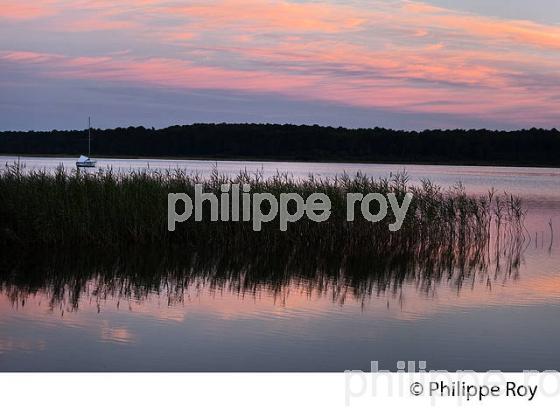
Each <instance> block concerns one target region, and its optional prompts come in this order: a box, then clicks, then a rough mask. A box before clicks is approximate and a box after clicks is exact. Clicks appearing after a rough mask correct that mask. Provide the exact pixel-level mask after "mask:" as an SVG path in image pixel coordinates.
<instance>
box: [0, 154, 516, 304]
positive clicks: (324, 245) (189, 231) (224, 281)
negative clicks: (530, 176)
mask: <svg viewBox="0 0 560 410" xmlns="http://www.w3.org/2000/svg"><path fill="white" fill-rule="evenodd" d="M227 183H240V184H250V186H251V192H252V193H255V192H269V193H272V194H274V195H275V196H277V197H278V196H279V195H280V194H281V193H298V194H300V195H301V196H302V197H303V198H306V197H307V196H308V195H310V194H311V193H314V192H321V193H325V194H326V195H328V196H329V198H330V200H331V203H332V208H331V209H332V213H331V216H330V218H329V219H328V220H327V221H325V222H321V223H316V222H312V221H310V220H308V219H307V218H305V217H304V218H302V219H301V220H300V221H298V222H296V223H292V224H289V225H288V230H287V231H285V232H282V231H280V230H279V229H278V222H277V221H272V222H269V223H266V224H264V225H263V229H262V231H260V232H254V231H253V229H252V223H251V222H210V221H209V215H208V213H209V209H205V210H204V211H205V213H206V215H205V217H204V218H203V221H202V222H195V221H194V220H192V218H191V219H190V220H189V221H187V222H184V223H181V224H178V225H177V230H176V231H174V232H169V231H168V229H167V194H168V193H171V192H184V193H187V194H189V195H191V196H193V197H194V186H195V184H204V190H205V191H207V192H215V193H216V194H217V195H219V193H220V186H221V184H227ZM349 192H351V193H363V194H367V193H370V192H377V193H381V194H384V195H386V194H388V193H394V194H395V195H396V196H397V198H398V199H399V203H401V202H402V200H403V197H404V195H405V194H406V193H408V192H410V193H412V194H413V200H412V202H411V204H410V207H409V210H408V212H407V216H406V219H405V220H404V223H403V225H402V227H401V229H400V230H399V231H396V232H391V231H390V230H389V227H388V225H389V224H390V223H392V222H393V221H394V218H393V217H392V214H391V212H389V214H388V217H387V218H386V219H384V220H383V221H380V222H377V223H371V222H368V221H366V220H365V219H363V218H361V217H358V216H359V214H357V218H356V220H355V221H354V222H348V221H347V220H346V194H347V193H349ZM372 211H375V210H372ZM524 216H525V211H524V209H523V205H522V203H521V201H520V200H519V198H516V197H514V196H511V195H508V194H505V193H504V194H498V193H496V192H495V191H493V190H490V191H489V192H488V194H487V195H483V196H471V195H468V194H467V193H466V191H465V189H464V187H462V186H461V185H457V186H454V187H452V188H450V189H443V188H442V187H439V186H437V185H435V184H433V183H432V182H430V181H428V180H424V181H422V182H421V183H420V184H416V185H413V184H410V183H409V180H408V177H407V175H406V174H405V173H398V174H395V175H392V176H391V177H390V178H386V179H372V178H369V177H367V176H366V175H363V174H357V175H354V176H349V175H341V176H339V177H336V178H317V177H314V176H312V175H311V176H309V178H307V179H304V180H300V179H295V178H293V177H290V176H289V175H288V174H277V175H275V176H274V177H272V178H264V177H263V175H262V173H255V174H249V173H247V172H241V173H239V175H237V176H235V177H227V176H224V175H220V174H219V173H218V172H217V171H214V172H213V173H212V175H211V176H209V177H202V176H200V175H196V174H194V175H192V174H189V173H188V172H187V171H185V170H181V169H177V170H173V171H156V170H151V171H142V172H130V173H117V172H113V171H112V170H110V169H105V170H99V171H97V172H95V173H85V172H77V171H68V170H65V169H62V168H60V169H58V170H57V171H56V172H54V173H48V172H44V171H28V170H24V169H22V168H21V167H20V166H19V165H17V164H16V165H9V166H6V167H5V168H4V169H3V170H2V171H1V172H0V255H1V256H2V258H1V261H0V262H1V263H0V291H3V292H7V293H9V294H10V295H11V297H12V298H13V299H14V300H18V299H19V298H21V297H24V295H27V294H33V293H35V292H40V291H43V292H47V293H48V294H49V295H50V296H51V298H52V303H53V304H55V303H57V302H58V301H60V300H66V301H67V302H68V303H69V304H70V305H72V306H75V307H77V305H78V301H79V299H80V295H81V294H83V293H84V292H86V293H87V292H91V293H92V294H95V295H96V297H99V298H103V296H107V295H110V296H115V295H117V296H118V297H126V298H130V297H136V298H141V297H146V296H147V295H148V294H150V293H154V292H155V293H165V294H166V295H167V297H169V299H170V301H171V300H175V301H177V300H181V298H182V295H183V294H184V292H185V289H188V288H191V287H192V286H195V287H198V286H207V287H210V288H215V289H228V290H230V291H234V292H238V293H242V294H245V293H249V294H255V293H257V292H259V291H261V290H263V289H264V290H266V291H267V292H273V293H275V294H281V293H282V292H283V291H284V290H285V289H286V288H287V287H289V286H293V285H295V286H297V287H299V288H302V289H306V291H307V292H308V293H313V292H315V293H319V294H325V293H327V292H328V293H329V294H330V296H331V297H332V298H333V300H337V301H343V300H344V299H345V298H346V297H348V296H351V297H353V298H358V299H363V298H365V297H367V296H369V295H371V294H372V293H379V292H397V291H398V289H400V287H401V286H402V284H403V283H405V282H413V283H415V284H416V285H417V287H418V288H420V289H422V291H424V292H430V291H433V289H434V287H435V285H436V284H437V283H440V282H442V281H452V282H453V284H454V286H457V287H458V288H460V287H461V286H462V284H463V282H465V281H470V280H474V278H475V277H477V275H478V276H479V277H480V275H483V276H484V275H486V274H488V272H490V271H493V272H505V273H506V274H508V275H511V274H515V272H516V271H517V268H518V267H519V264H520V258H521V253H522V249H523V246H524V243H525V237H524V228H523V220H524ZM92 289H93V290H92Z"/></svg>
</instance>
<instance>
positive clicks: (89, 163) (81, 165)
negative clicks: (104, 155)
mask: <svg viewBox="0 0 560 410" xmlns="http://www.w3.org/2000/svg"><path fill="white" fill-rule="evenodd" d="M96 164H97V161H83V162H80V161H77V162H76V166H77V167H78V168H95V165H96Z"/></svg>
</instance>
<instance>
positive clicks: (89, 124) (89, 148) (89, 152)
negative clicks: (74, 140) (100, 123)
mask: <svg viewBox="0 0 560 410" xmlns="http://www.w3.org/2000/svg"><path fill="white" fill-rule="evenodd" d="M87 122H88V157H90V156H91V117H88V119H87Z"/></svg>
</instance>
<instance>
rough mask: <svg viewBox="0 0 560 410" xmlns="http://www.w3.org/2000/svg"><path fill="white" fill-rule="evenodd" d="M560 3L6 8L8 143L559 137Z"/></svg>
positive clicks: (32, 2) (2, 58)
mask: <svg viewBox="0 0 560 410" xmlns="http://www.w3.org/2000/svg"><path fill="white" fill-rule="evenodd" d="M559 106H560V1H558V0H532V1H527V0H491V1H489V0H468V1H467V0H424V1H422V2H420V1H407V0H369V1H365V0H349V1H345V0H331V1H322V2H319V1H306V0H292V1H274V0H273V1H266V0H198V1H174V0H121V1H118V0H73V1H70V0H9V1H3V0H0V107H1V110H0V130H10V129H14V130H28V129H37V130H39V129H72V128H84V127H85V126H86V124H87V117H88V115H91V116H92V117H93V125H94V126H96V127H102V128H106V127H115V126H129V125H144V126H147V127H151V126H154V127H164V126H168V125H173V124H178V123H180V124H184V123H192V122H270V123H296V124H303V123H305V124H313V123H318V124H324V125H335V126H339V125H340V126H350V127H366V126H367V127H370V126H384V127H391V128H403V129H423V128H455V127H460V128H475V127H487V128H504V129H515V128H524V127H532V126H536V127H547V128H551V127H557V128H560V115H558V111H559V110H558V107H559Z"/></svg>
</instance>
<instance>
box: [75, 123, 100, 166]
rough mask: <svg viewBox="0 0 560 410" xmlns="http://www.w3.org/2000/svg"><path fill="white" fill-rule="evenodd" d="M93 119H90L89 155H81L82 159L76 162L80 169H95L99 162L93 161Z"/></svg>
mask: <svg viewBox="0 0 560 410" xmlns="http://www.w3.org/2000/svg"><path fill="white" fill-rule="evenodd" d="M90 155H91V118H90V117H88V155H87V157H86V156H85V155H80V158H78V160H77V161H76V166H77V167H78V168H95V164H97V161H95V160H93V159H91V158H90V157H89V156H90Z"/></svg>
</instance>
